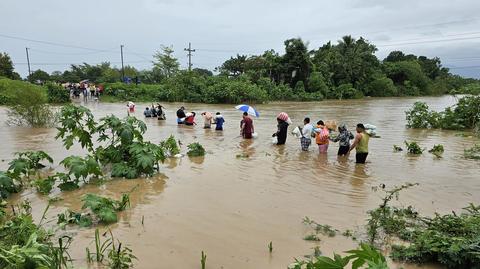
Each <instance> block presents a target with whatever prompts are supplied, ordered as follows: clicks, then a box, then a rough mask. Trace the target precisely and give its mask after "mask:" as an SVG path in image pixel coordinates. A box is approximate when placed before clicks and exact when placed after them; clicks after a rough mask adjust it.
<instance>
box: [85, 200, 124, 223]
mask: <svg viewBox="0 0 480 269" xmlns="http://www.w3.org/2000/svg"><path fill="white" fill-rule="evenodd" d="M82 201H83V206H82V208H83V209H85V208H89V209H90V210H92V212H93V213H94V214H95V215H96V216H97V217H98V219H99V221H100V222H103V223H114V222H117V213H116V212H117V211H123V210H125V208H126V207H127V206H130V197H129V195H128V194H123V195H122V199H121V200H118V201H117V200H113V199H111V198H107V197H102V196H98V195H96V194H92V193H88V194H86V195H85V196H84V197H83V198H82Z"/></svg>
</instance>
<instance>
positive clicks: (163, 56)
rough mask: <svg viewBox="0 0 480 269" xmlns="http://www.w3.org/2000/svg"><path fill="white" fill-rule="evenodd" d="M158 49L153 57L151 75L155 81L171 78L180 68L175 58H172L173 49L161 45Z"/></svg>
mask: <svg viewBox="0 0 480 269" xmlns="http://www.w3.org/2000/svg"><path fill="white" fill-rule="evenodd" d="M160 49H161V51H156V52H155V54H154V55H153V58H154V61H153V73H154V75H155V76H156V79H157V81H160V80H161V79H163V78H169V77H171V76H173V75H174V74H176V73H178V71H179V68H180V64H179V63H178V60H177V58H175V57H174V56H173V52H174V51H173V47H168V46H164V45H161V46H160Z"/></svg>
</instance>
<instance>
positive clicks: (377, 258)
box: [288, 244, 389, 269]
mask: <svg viewBox="0 0 480 269" xmlns="http://www.w3.org/2000/svg"><path fill="white" fill-rule="evenodd" d="M346 253H347V254H348V255H347V256H344V257H342V256H340V255H338V254H334V256H333V259H332V258H329V257H326V256H319V255H314V257H313V258H312V260H309V261H299V260H296V262H295V263H293V264H292V265H290V266H288V268H289V269H333V268H335V269H342V268H348V267H347V266H348V264H350V263H351V264H352V268H366V269H388V268H389V267H388V264H387V261H386V259H385V257H384V256H383V255H382V253H381V252H380V251H378V250H377V249H375V248H374V247H373V246H370V245H368V244H360V247H359V248H358V249H352V250H349V251H346Z"/></svg>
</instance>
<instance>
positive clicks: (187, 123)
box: [185, 122, 193, 126]
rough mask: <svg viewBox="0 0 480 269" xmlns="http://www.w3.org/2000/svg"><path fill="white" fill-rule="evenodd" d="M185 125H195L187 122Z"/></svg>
mask: <svg viewBox="0 0 480 269" xmlns="http://www.w3.org/2000/svg"><path fill="white" fill-rule="evenodd" d="M185 125H188V126H192V125H193V123H190V122H185Z"/></svg>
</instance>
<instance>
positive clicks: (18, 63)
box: [13, 61, 151, 65]
mask: <svg viewBox="0 0 480 269" xmlns="http://www.w3.org/2000/svg"><path fill="white" fill-rule="evenodd" d="M103 63H109V64H121V63H122V62H110V61H105V62H96V63H86V62H82V63H72V62H69V63H30V65H81V64H89V65H97V64H103ZM129 63H132V64H133V63H151V61H129ZM13 64H14V65H27V64H28V63H27V62H14V63H13Z"/></svg>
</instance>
